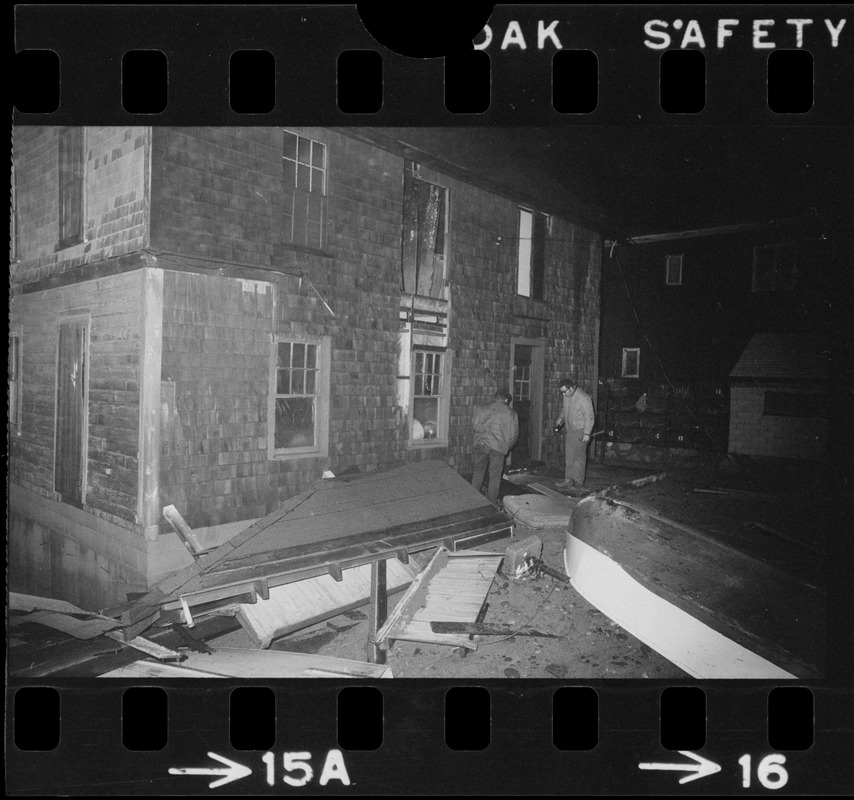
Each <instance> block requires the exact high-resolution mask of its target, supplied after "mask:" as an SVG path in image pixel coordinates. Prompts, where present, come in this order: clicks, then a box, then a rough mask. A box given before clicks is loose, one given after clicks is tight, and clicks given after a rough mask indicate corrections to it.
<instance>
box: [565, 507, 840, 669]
mask: <svg viewBox="0 0 854 800" xmlns="http://www.w3.org/2000/svg"><path fill="white" fill-rule="evenodd" d="M564 559H565V567H566V572H567V575H569V577H570V580H571V582H572V585H573V586H574V587H575V589H576V590H577V591H578V592H579V593H580V594H581V595H582V596H583V597H585V599H587V600H588V601H589V602H590V603H592V604H593V605H595V606H596V607H597V608H599V609H600V610H601V611H602V612H603V613H604V614H606V615H607V616H608V617H610V618H611V619H613V620H614V621H615V622H617V623H619V624H620V625H621V626H622V627H623V628H625V629H626V630H627V631H628V632H630V633H631V634H633V635H634V636H636V637H637V638H638V639H640V640H641V641H642V642H644V643H646V644H647V645H649V646H650V647H651V648H653V649H654V650H656V651H657V652H659V653H660V654H661V655H663V656H664V657H665V658H667V659H668V660H670V661H671V662H673V663H674V664H676V665H677V666H678V667H680V668H681V669H683V670H684V671H685V672H686V673H688V674H689V675H691V676H693V677H696V678H707V679H740V678H759V679H775V680H786V679H806V678H811V679H815V678H820V677H822V675H823V659H824V644H825V643H824V637H825V626H826V605H827V604H826V595H825V593H824V592H823V590H822V588H821V587H820V586H819V585H817V582H816V583H813V582H810V580H809V579H807V578H804V577H802V576H799V575H797V574H793V573H792V571H791V570H790V571H786V570H785V569H783V568H781V567H780V565H779V564H770V563H766V562H765V561H763V560H762V559H761V558H758V557H757V556H756V555H755V554H750V553H748V552H743V551H740V550H739V549H737V548H734V547H733V546H732V545H731V544H728V543H725V542H717V541H715V540H714V539H713V537H710V536H708V535H705V534H703V533H702V532H699V531H694V530H692V529H690V528H688V527H687V526H677V525H675V524H674V525H668V524H666V522H665V521H664V520H663V519H662V518H660V517H656V516H655V515H646V514H644V513H642V512H638V511H636V510H633V509H631V508H630V507H626V506H625V505H621V504H619V503H617V502H614V501H612V500H609V499H606V498H601V497H589V498H586V499H585V500H583V501H581V502H580V503H579V504H578V506H577V507H576V509H575V511H574V512H573V517H572V525H571V527H570V529H569V530H568V532H567V536H566V550H565V553H564Z"/></svg>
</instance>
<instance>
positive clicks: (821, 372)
mask: <svg viewBox="0 0 854 800" xmlns="http://www.w3.org/2000/svg"><path fill="white" fill-rule="evenodd" d="M827 406H828V402H827V363H826V360H825V358H824V357H823V354H822V352H821V348H820V347H819V346H818V344H817V343H816V342H815V341H813V340H810V339H808V338H805V337H803V336H801V335H798V334H779V333H757V334H755V335H754V336H753V338H752V339H751V340H750V342H749V343H748V345H747V347H746V348H745V349H744V352H743V353H742V354H741V357H740V358H739V359H738V362H737V363H736V365H735V367H733V370H732V372H730V428H729V452H731V453H741V454H744V455H751V456H771V457H775V458H791V459H798V460H808V461H823V460H826V459H827V426H828V422H827V420H828V411H827Z"/></svg>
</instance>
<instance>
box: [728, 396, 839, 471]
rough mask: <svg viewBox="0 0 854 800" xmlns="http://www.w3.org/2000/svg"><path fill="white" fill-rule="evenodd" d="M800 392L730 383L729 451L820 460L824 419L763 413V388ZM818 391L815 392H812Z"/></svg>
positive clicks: (824, 445)
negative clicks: (732, 384) (731, 384)
mask: <svg viewBox="0 0 854 800" xmlns="http://www.w3.org/2000/svg"><path fill="white" fill-rule="evenodd" d="M769 388H773V390H774V391H791V392H793V393H794V392H797V393H803V392H804V389H797V388H789V389H788V390H787V389H785V388H783V387H780V386H773V387H772V386H733V387H732V388H731V390H730V429H729V451H730V452H731V453H742V454H744V455H750V456H771V457H775V458H789V459H800V460H806V461H824V460H826V459H827V445H828V440H827V433H828V431H827V428H828V425H827V420H824V419H815V418H810V417H782V416H765V415H764V414H763V413H762V412H763V408H764V403H765V391H766V389H769ZM816 394H818V392H816Z"/></svg>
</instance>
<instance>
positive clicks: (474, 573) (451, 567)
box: [376, 547, 504, 650]
mask: <svg viewBox="0 0 854 800" xmlns="http://www.w3.org/2000/svg"><path fill="white" fill-rule="evenodd" d="M503 558H504V554H503V553H481V552H477V551H472V552H468V553H452V552H450V551H449V550H448V549H447V548H445V547H440V548H439V549H438V550H437V551H436V553H435V554H434V556H433V558H432V559H431V560H430V563H429V564H428V565H427V566H426V567H425V568H424V570H423V571H422V572H421V574H420V575H419V576H418V577H417V578H416V579H415V581H413V583H412V585H411V586H410V587H409V589H408V590H407V592H406V594H405V595H404V596H403V598H402V599H401V600H400V602H399V603H398V604H397V606H396V607H395V608H394V610H393V611H392V613H391V614H390V615H389V618H388V620H386V623H385V624H384V625H383V626H382V627H381V628H380V630H379V631H378V632H377V635H376V642H377V643H380V642H383V641H385V640H387V639H388V640H392V641H393V640H395V639H405V640H407V641H414V642H429V643H433V644H446V645H451V646H454V647H465V648H467V649H470V650H475V649H477V645H476V644H475V643H474V642H472V640H471V639H470V638H469V637H468V636H466V635H459V634H448V633H434V632H433V630H432V629H431V627H430V623H431V621H433V620H442V621H449V622H475V621H476V620H477V618H478V615H479V614H480V610H481V608H482V607H483V604H484V602H485V601H486V596H487V595H488V594H489V589H490V587H491V586H492V581H493V580H494V578H495V573H496V571H497V569H498V565H499V564H500V563H501V561H502V559H503Z"/></svg>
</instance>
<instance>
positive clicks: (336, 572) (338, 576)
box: [327, 561, 344, 583]
mask: <svg viewBox="0 0 854 800" xmlns="http://www.w3.org/2000/svg"><path fill="white" fill-rule="evenodd" d="M327 570H328V571H329V574H330V575H331V576H332V577H333V578H335V580H336V581H338V583H341V581H343V580H344V575H343V574H342V573H341V564H340V563H338V562H337V561H336V562H333V563H332V564H330V565H329V566H328V567H327Z"/></svg>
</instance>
